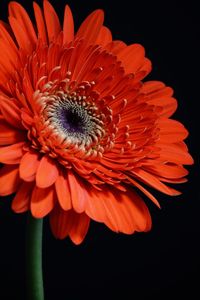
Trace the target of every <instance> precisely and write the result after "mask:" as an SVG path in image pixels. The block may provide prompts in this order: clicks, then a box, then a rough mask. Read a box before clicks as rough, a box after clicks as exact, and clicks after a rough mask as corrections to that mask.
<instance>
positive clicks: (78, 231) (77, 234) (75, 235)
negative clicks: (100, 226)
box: [69, 211, 90, 245]
mask: <svg viewBox="0 0 200 300" xmlns="http://www.w3.org/2000/svg"><path fill="white" fill-rule="evenodd" d="M72 213H73V221H72V222H73V225H72V226H71V228H70V230H69V236H70V239H71V240H72V241H73V242H74V244H76V245H79V244H81V243H82V241H83V240H84V238H85V236H86V234H87V232H88V229H89V225H90V218H89V217H88V216H87V215H86V214H85V213H82V214H77V213H75V212H73V211H72Z"/></svg>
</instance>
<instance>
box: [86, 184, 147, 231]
mask: <svg viewBox="0 0 200 300" xmlns="http://www.w3.org/2000/svg"><path fill="white" fill-rule="evenodd" d="M94 193H95V194H96V197H94V198H93V199H92V198H90V199H89V200H88V205H87V209H86V213H87V214H88V215H89V216H90V217H91V218H92V219H94V220H96V221H99V222H102V221H103V222H104V223H105V224H106V225H107V226H108V227H109V228H110V229H111V230H113V231H116V232H123V233H126V234H131V233H133V232H134V231H146V230H149V229H150V224H151V222H150V221H149V219H150V214H149V212H148V209H147V207H146V205H145V204H144V202H143V201H142V200H141V199H140V197H139V196H138V195H137V194H136V193H135V192H134V191H133V190H127V191H126V192H121V191H120V192H119V191H115V190H114V189H112V188H109V187H106V188H105V187H104V188H103V190H102V191H97V190H96V191H94ZM97 203H98V210H96V209H95V207H97ZM99 211H101V213H100V212H99Z"/></svg>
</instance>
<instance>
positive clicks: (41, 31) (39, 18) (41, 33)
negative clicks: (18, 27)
mask: <svg viewBox="0 0 200 300" xmlns="http://www.w3.org/2000/svg"><path fill="white" fill-rule="evenodd" d="M33 9H34V14H35V20H36V24H37V30H38V38H39V39H41V41H42V42H43V44H47V33H46V26H45V22H44V17H43V13H42V10H41V8H40V7H39V5H38V4H37V3H36V2H33Z"/></svg>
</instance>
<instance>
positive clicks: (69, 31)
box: [63, 5, 74, 45]
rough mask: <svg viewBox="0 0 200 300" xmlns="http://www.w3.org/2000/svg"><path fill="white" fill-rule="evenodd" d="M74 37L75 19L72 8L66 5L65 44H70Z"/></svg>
mask: <svg viewBox="0 0 200 300" xmlns="http://www.w3.org/2000/svg"><path fill="white" fill-rule="evenodd" d="M73 39H74V19H73V15H72V12H71V9H70V7H69V6H68V5H66V6H65V13H64V23H63V44H64V45H65V44H69V43H70V42H72V41H73Z"/></svg>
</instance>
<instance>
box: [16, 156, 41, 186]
mask: <svg viewBox="0 0 200 300" xmlns="http://www.w3.org/2000/svg"><path fill="white" fill-rule="evenodd" d="M39 162H40V161H39V155H38V153H36V152H26V153H25V154H24V156H23V157H22V159H21V162H20V166H19V175H20V177H21V178H22V179H23V180H25V181H33V180H35V175H36V172H37V168H38V166H39Z"/></svg>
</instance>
